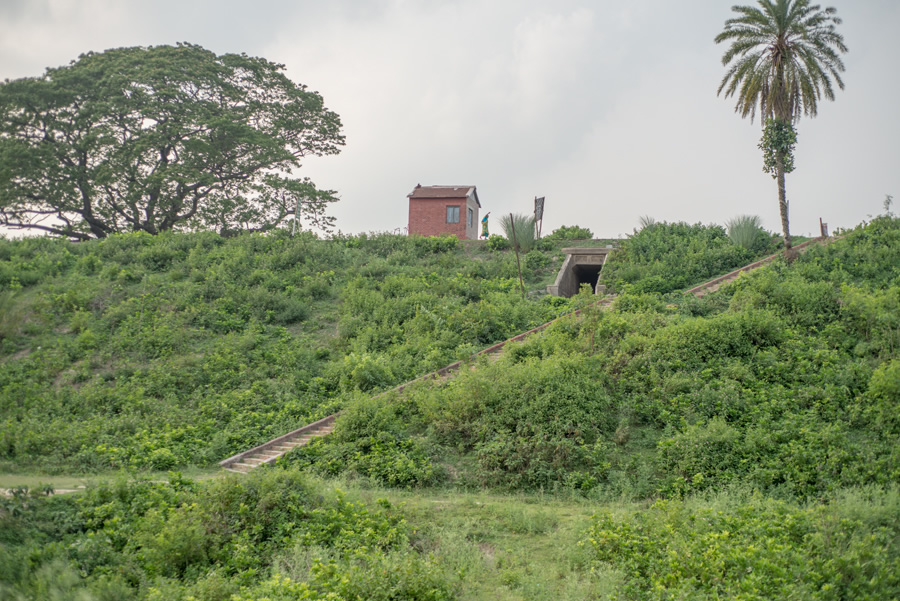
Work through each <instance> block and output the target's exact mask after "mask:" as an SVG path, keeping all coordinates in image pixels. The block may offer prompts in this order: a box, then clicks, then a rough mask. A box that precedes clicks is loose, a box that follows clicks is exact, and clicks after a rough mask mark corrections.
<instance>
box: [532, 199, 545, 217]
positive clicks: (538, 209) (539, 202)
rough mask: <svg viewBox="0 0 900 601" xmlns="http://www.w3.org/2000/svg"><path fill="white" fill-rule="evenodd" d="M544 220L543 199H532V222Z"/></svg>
mask: <svg viewBox="0 0 900 601" xmlns="http://www.w3.org/2000/svg"><path fill="white" fill-rule="evenodd" d="M543 218H544V197H543V196H541V197H540V198H538V197H537V196H535V197H534V220H535V221H540V220H541V219H543Z"/></svg>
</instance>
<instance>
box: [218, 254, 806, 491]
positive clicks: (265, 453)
mask: <svg viewBox="0 0 900 601" xmlns="http://www.w3.org/2000/svg"><path fill="white" fill-rule="evenodd" d="M822 240H823V239H822V238H814V239H812V240H808V241H806V242H804V243H802V244H798V245H797V246H795V247H794V249H795V250H799V251H802V250H804V249H805V248H806V247H808V246H809V245H811V244H814V243H816V242H821V241H822ZM779 256H781V255H780V253H779V254H774V255H771V256H768V257H766V258H764V259H761V260H759V261H756V262H755V263H751V264H749V265H745V266H744V267H741V268H740V269H736V270H734V271H732V272H730V273H726V274H725V275H723V276H720V277H718V278H714V279H712V280H710V281H708V282H704V283H703V284H700V285H699V286H695V287H693V288H691V289H689V290H685V294H693V295H695V296H697V297H698V298H700V297H703V296H706V295H707V294H710V293H712V292H715V291H716V290H718V289H719V288H720V287H721V286H723V285H724V284H726V283H728V282H731V281H733V280H735V279H737V277H738V276H739V275H740V274H742V273H744V272H747V271H752V270H754V269H756V268H758V267H761V266H763V265H765V264H766V263H769V262H771V261H774V260H775V259H776V258H777V257H779ZM614 300H615V296H614V295H610V296H605V297H603V298H601V299H600V300H598V301H597V302H596V303H595V305H594V306H599V307H601V308H608V307H609V306H610V305H611V304H612V303H613V301H614ZM580 313H581V310H577V311H575V312H573V313H569V314H567V315H564V316H562V317H558V318H557V319H554V320H552V321H548V322H547V323H545V324H542V325H539V326H538V327H536V328H533V329H531V330H528V331H527V332H522V333H521V334H519V335H518V336H513V337H512V338H510V339H509V340H504V341H503V342H498V343H497V344H495V345H493V346H489V347H488V348H486V349H484V350H482V351H480V352H478V353H475V354H474V355H472V359H475V358H477V357H479V356H481V355H488V356H496V355H497V354H499V353H500V351H502V350H503V348H504V347H505V346H506V345H507V344H509V343H511V342H518V341H520V340H524V339H525V338H527V337H528V336H530V335H531V334H534V333H537V332H540V331H541V330H544V329H545V328H547V327H549V326H550V325H551V324H553V323H555V322H556V321H558V320H560V319H563V318H566V317H571V316H572V315H578V314H580ZM463 365H464V362H462V361H457V362H456V363H451V364H450V365H448V366H447V367H443V368H441V369H439V370H437V371H433V372H431V373H430V374H426V375H424V376H421V377H419V378H416V379H415V380H411V381H409V382H406V383H404V384H400V385H399V386H397V387H395V388H392V389H391V390H388V391H385V392H382V393H380V394H379V395H377V396H381V394H387V393H389V392H402V391H403V390H404V389H405V388H406V387H407V386H410V385H411V384H414V383H416V382H422V381H425V380H435V379H446V378H447V377H449V376H450V375H451V374H452V373H454V372H456V371H457V370H459V369H460V368H461V367H462V366H463ZM339 415H340V413H335V414H334V415H329V416H328V417H325V418H323V419H320V420H319V421H317V422H313V423H311V424H309V425H307V426H303V427H302V428H299V429H297V430H294V431H293V432H289V433H287V434H285V435H283V436H279V437H278V438H274V439H272V440H270V441H269V442H266V443H263V444H261V445H260V446H258V447H255V448H252V449H250V450H248V451H244V452H243V453H238V454H237V455H234V456H233V457H229V458H228V459H225V460H224V461H220V462H219V465H220V466H222V467H223V468H225V469H226V470H228V471H231V472H238V473H247V472H249V471H251V470H253V469H254V468H256V467H258V466H260V465H265V464H267V463H274V462H275V461H276V460H277V459H278V458H279V457H281V456H282V455H284V454H285V453H287V452H288V451H290V450H292V449H294V448H296V447H299V446H302V445H305V444H307V443H308V442H309V441H310V440H312V439H313V438H316V437H318V436H327V435H328V434H330V433H331V431H332V430H334V421H335V419H337V417H338V416H339Z"/></svg>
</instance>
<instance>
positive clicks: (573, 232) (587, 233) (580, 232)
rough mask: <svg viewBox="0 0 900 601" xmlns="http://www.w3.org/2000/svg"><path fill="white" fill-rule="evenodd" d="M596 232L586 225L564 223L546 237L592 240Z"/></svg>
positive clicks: (552, 238)
mask: <svg viewBox="0 0 900 601" xmlns="http://www.w3.org/2000/svg"><path fill="white" fill-rule="evenodd" d="M593 237H594V234H593V233H592V232H591V230H589V229H588V228H586V227H580V226H577V225H564V226H561V227H558V228H556V229H555V230H553V232H551V233H550V234H549V235H548V236H545V238H550V239H551V240H590V239H592V238H593Z"/></svg>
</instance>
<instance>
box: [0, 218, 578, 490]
mask: <svg viewBox="0 0 900 601" xmlns="http://www.w3.org/2000/svg"><path fill="white" fill-rule="evenodd" d="M559 245H560V244H557V245H556V246H554V245H552V244H550V245H548V246H546V247H545V248H546V251H533V252H532V253H531V254H530V255H528V256H527V257H525V261H524V263H525V267H524V269H525V275H526V276H527V278H528V281H529V286H530V287H531V288H532V289H534V288H538V289H541V288H542V287H543V286H544V285H545V284H546V282H547V281H552V278H553V277H554V276H555V270H556V269H558V266H559V265H560V264H561V255H560V254H559V252H558V250H557V247H558V246H559ZM516 274H517V271H516V265H515V259H514V257H513V255H512V254H511V253H509V252H491V251H490V250H487V249H486V248H485V247H484V245H482V244H470V245H468V246H466V247H465V248H464V247H463V246H462V245H461V244H460V243H459V242H458V241H457V240H456V239H455V238H407V237H405V236H394V235H371V236H367V235H361V236H352V237H341V238H338V239H335V240H320V239H317V238H315V237H314V236H312V235H310V234H304V235H300V236H297V237H296V238H290V237H288V236H285V235H274V236H267V237H264V236H258V235H247V236H242V237H238V238H233V239H223V238H221V237H219V236H217V235H215V234H177V235H163V236H158V237H152V236H147V235H128V236H116V237H111V238H108V239H105V240H101V241H94V242H82V243H71V242H66V241H62V240H50V239H25V240H19V241H0V286H2V292H0V309H2V311H0V365H2V374H0V471H9V470H13V471H16V470H23V469H28V470H35V469H37V470H41V471H44V472H50V473H52V472H70V473H71V472H77V473H83V472H85V471H87V472H90V471H97V470H101V471H102V470H108V469H111V468H151V469H170V468H173V467H183V466H187V465H191V464H194V465H211V464H214V463H215V462H216V461H218V460H220V459H223V458H225V457H227V456H229V455H231V454H233V453H234V452H237V451H239V450H243V449H245V448H248V447H251V446H255V445H256V444H259V443H261V442H263V441H265V440H267V439H269V438H272V437H274V436H277V435H279V434H282V433H284V432H287V431H290V430H292V429H295V428H297V427H299V426H301V425H303V424H305V423H308V422H309V421H311V420H314V419H316V418H319V417H322V416H324V415H328V414H330V413H332V412H334V411H335V410H337V409H338V408H340V407H342V406H344V404H346V402H347V400H348V399H350V398H353V396H354V395H355V394H369V393H372V392H374V391H377V390H381V389H384V388H387V387H390V386H393V385H396V384H399V383H402V382H405V381H407V380H410V379H412V378H415V377H417V376H420V375H422V374H424V373H427V372H429V371H432V370H434V369H437V368H439V367H443V366H444V365H447V364H448V363H451V362H453V361H455V360H457V359H458V358H460V357H464V356H468V355H469V354H471V353H473V352H475V351H478V350H480V349H481V348H483V347H485V346H487V345H490V344H492V343H494V342H497V341H500V340H503V339H505V338H507V337H509V336H512V335H515V334H517V333H519V332H521V331H523V330H526V329H528V328H530V327H533V326H535V325H538V324H540V323H543V322H545V321H547V320H548V319H551V318H553V317H555V316H557V315H559V314H560V313H561V312H564V311H567V310H569V308H570V306H571V303H570V302H569V301H565V300H562V299H550V298H546V297H545V295H543V294H537V295H531V296H530V297H529V298H526V299H523V298H522V296H521V294H520V292H519V287H518V283H517V280H516V277H517V276H516Z"/></svg>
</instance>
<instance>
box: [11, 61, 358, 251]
mask: <svg viewBox="0 0 900 601" xmlns="http://www.w3.org/2000/svg"><path fill="white" fill-rule="evenodd" d="M343 144H344V137H343V135H342V133H341V122H340V118H339V117H338V115H337V114H336V113H334V112H332V111H330V110H328V109H327V108H325V106H324V102H323V100H322V97H321V96H320V95H319V94H318V93H317V92H312V91H309V90H307V88H306V86H304V85H301V84H296V83H294V82H292V81H291V80H290V79H289V78H288V77H287V76H286V75H285V74H284V65H279V64H276V63H272V62H269V61H267V60H265V59H263V58H256V57H249V56H247V55H245V54H224V55H221V56H217V55H216V54H215V53H213V52H210V51H209V50H206V49H204V48H201V47H200V46H197V45H193V44H187V43H181V44H178V45H176V46H151V47H146V48H145V47H134V48H118V49H112V50H107V51H105V52H101V53H93V52H91V53H87V54H83V55H82V56H80V57H79V58H78V60H76V61H73V62H72V63H70V64H69V65H67V66H64V67H59V68H50V69H47V71H46V73H44V75H42V76H41V77H35V78H24V79H17V80H13V81H10V80H6V81H5V82H4V83H2V84H0V223H2V224H3V225H5V226H7V227H11V228H31V229H37V230H42V231H45V232H49V233H52V234H57V235H61V236H67V237H71V238H75V239H89V238H102V237H105V236H108V235H110V234H113V233H120V232H129V231H145V232H149V233H151V234H156V233H159V232H161V231H165V230H179V229H214V230H217V231H220V232H225V231H234V230H237V229H245V228H253V229H261V230H267V229H271V228H273V227H276V226H278V225H279V224H281V223H284V222H285V221H286V220H288V219H293V218H294V216H295V214H296V216H297V217H298V218H302V219H304V220H306V221H307V222H309V223H310V224H311V225H313V226H315V227H320V228H323V229H328V228H329V227H330V226H331V225H332V223H333V218H332V217H330V216H329V215H328V214H327V212H326V211H327V208H328V205H329V203H331V202H334V201H336V200H337V197H336V196H335V193H334V192H333V191H328V190H319V189H317V188H316V186H315V185H314V184H313V183H312V182H311V181H310V180H309V179H308V178H296V177H294V175H293V171H294V170H295V169H297V168H298V167H300V162H301V159H303V158H304V157H306V156H309V155H329V154H337V153H338V152H339V150H340V146H342V145H343Z"/></svg>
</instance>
